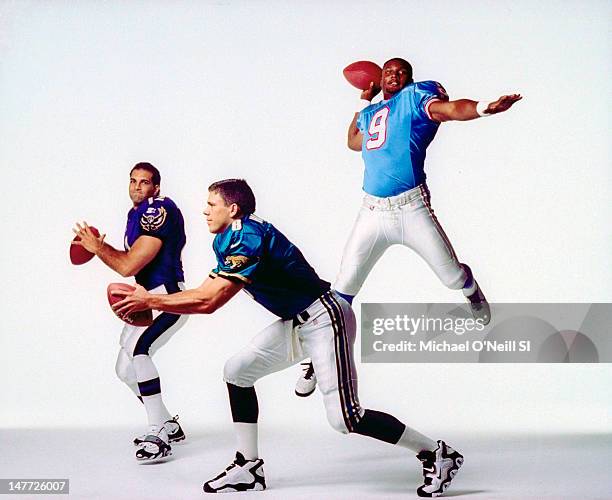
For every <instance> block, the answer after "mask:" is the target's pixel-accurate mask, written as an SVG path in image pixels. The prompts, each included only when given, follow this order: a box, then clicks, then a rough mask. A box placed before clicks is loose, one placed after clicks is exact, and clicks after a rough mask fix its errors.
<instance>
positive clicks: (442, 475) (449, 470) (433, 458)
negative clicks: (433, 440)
mask: <svg viewBox="0 0 612 500" xmlns="http://www.w3.org/2000/svg"><path fill="white" fill-rule="evenodd" d="M417 458H418V459H419V460H420V461H421V462H423V477H424V478H425V482H424V483H423V484H422V485H421V486H419V487H418V488H417V495H419V496H420V497H439V496H441V495H442V494H443V493H444V492H445V491H446V489H447V488H448V487H449V485H450V483H451V481H452V480H453V478H454V477H455V474H457V471H458V470H459V468H460V467H461V466H462V465H463V455H461V453H459V452H457V451H455V450H453V449H452V448H451V447H450V446H448V445H447V444H446V443H445V442H444V441H438V447H437V448H436V449H435V450H433V451H421V452H420V453H419V454H418V455H417Z"/></svg>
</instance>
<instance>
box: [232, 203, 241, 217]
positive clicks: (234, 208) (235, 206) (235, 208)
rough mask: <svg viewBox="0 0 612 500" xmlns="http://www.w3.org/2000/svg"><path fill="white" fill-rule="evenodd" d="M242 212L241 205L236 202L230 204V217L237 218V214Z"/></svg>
mask: <svg viewBox="0 0 612 500" xmlns="http://www.w3.org/2000/svg"><path fill="white" fill-rule="evenodd" d="M239 213H240V207H239V206H238V204H236V203H232V204H231V205H230V217H231V218H232V219H237V215H238V214H239Z"/></svg>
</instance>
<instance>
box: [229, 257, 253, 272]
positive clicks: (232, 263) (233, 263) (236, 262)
mask: <svg viewBox="0 0 612 500" xmlns="http://www.w3.org/2000/svg"><path fill="white" fill-rule="evenodd" d="M249 262H250V259H249V258H248V257H247V256H246V255H228V256H227V257H225V265H226V266H229V267H230V269H232V270H236V271H237V270H238V269H242V268H243V267H246V266H247V264H249Z"/></svg>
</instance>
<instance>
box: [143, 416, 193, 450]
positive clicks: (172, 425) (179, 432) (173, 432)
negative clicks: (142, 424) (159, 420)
mask: <svg viewBox="0 0 612 500" xmlns="http://www.w3.org/2000/svg"><path fill="white" fill-rule="evenodd" d="M178 419H179V416H178V415H175V416H174V417H173V418H171V419H170V420H167V421H166V422H164V427H165V428H166V432H167V433H168V443H177V442H179V441H183V440H184V439H185V432H183V429H182V427H181V424H179V423H178ZM146 437H147V434H141V435H140V436H138V437H135V438H134V446H138V445H139V444H140V443H142V442H143V441H144V440H145V438H146Z"/></svg>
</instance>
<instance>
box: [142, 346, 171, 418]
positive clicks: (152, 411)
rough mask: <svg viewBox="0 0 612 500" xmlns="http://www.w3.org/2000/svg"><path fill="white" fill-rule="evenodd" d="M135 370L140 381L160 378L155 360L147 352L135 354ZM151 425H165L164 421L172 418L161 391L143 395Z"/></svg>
mask: <svg viewBox="0 0 612 500" xmlns="http://www.w3.org/2000/svg"><path fill="white" fill-rule="evenodd" d="M134 370H135V371H136V379H137V380H138V382H145V381H147V380H153V379H156V378H159V374H158V373H157V368H155V365H154V364H153V360H152V359H151V357H150V356H147V355H146V354H139V355H138V356H134ZM142 402H143V403H144V407H145V410H146V412H147V418H148V420H149V425H164V422H166V421H167V420H171V419H172V415H170V412H169V411H168V409H167V408H166V405H164V401H163V400H162V395H161V393H158V394H153V395H152V396H142Z"/></svg>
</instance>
